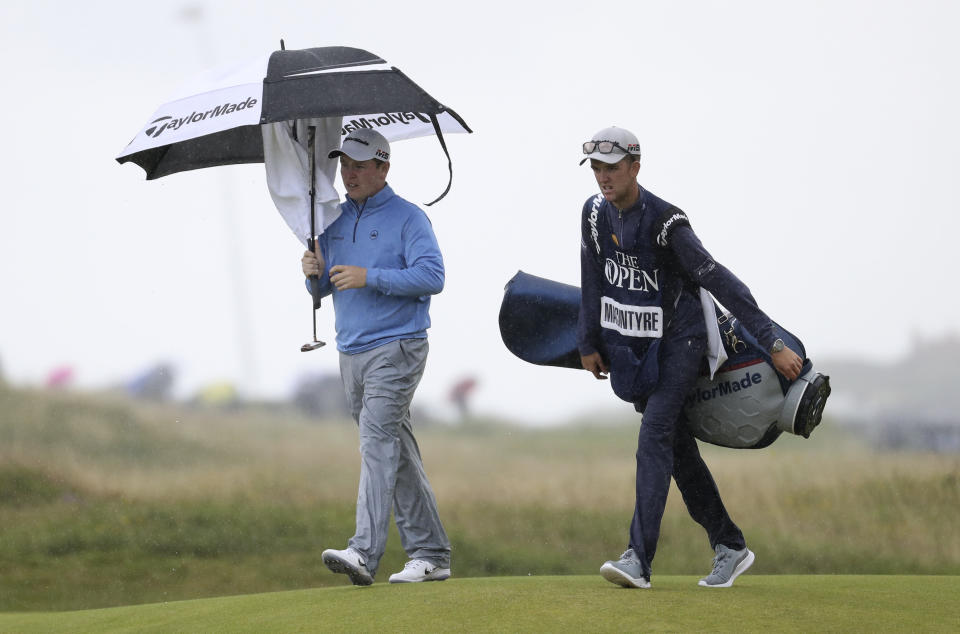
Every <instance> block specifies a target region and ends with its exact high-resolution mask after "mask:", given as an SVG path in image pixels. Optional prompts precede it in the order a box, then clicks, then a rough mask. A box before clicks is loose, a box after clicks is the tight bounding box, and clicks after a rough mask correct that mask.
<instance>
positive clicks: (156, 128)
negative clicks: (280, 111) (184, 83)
mask: <svg viewBox="0 0 960 634" xmlns="http://www.w3.org/2000/svg"><path fill="white" fill-rule="evenodd" d="M256 104H257V100H256V99H254V98H253V97H247V98H246V100H245V101H241V102H240V103H230V102H227V103H225V104H223V105H222V106H217V107H216V108H211V109H210V110H207V111H206V112H196V111H194V112H192V113H190V114H189V115H187V116H186V117H180V118H177V117H160V118H159V119H155V120H154V121H151V122H150V123H152V124H157V125H153V126H151V127H149V128H147V129H146V131H145V134H146V135H147V136H150V137H153V138H157V137H158V136H160V135H161V134H162V133H163V132H164V130H168V129H169V130H179V129H180V128H181V127H183V126H185V125H188V124H190V123H197V122H199V121H204V120H206V119H208V118H209V119H212V118H214V117H220V116H223V115H227V114H231V113H233V112H237V111H238V110H246V109H247V108H252V107H253V106H255V105H256ZM161 122H162V123H161Z"/></svg>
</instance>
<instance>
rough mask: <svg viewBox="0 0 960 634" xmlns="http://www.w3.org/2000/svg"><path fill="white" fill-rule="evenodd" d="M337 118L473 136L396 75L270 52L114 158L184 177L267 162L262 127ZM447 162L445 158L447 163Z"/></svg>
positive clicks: (163, 112) (343, 55)
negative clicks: (204, 170)
mask: <svg viewBox="0 0 960 634" xmlns="http://www.w3.org/2000/svg"><path fill="white" fill-rule="evenodd" d="M320 117H343V128H342V130H341V133H342V134H346V133H348V132H350V131H351V130H353V129H357V128H373V129H376V130H377V131H378V132H380V133H381V134H383V135H384V136H385V137H386V138H387V139H388V140H391V141H393V140H397V139H407V138H413V137H417V136H424V135H429V134H437V135H438V136H439V137H440V141H441V145H442V146H443V148H444V152H446V146H445V144H444V143H443V138H442V132H470V131H471V130H470V128H469V127H468V126H467V124H466V123H465V122H464V121H463V119H462V118H460V116H459V115H457V113H455V112H454V111H453V110H450V109H449V108H447V107H446V106H444V105H443V104H442V103H440V102H439V101H437V100H436V99H434V98H433V97H431V96H430V95H429V94H427V92H426V91H424V90H423V89H422V88H420V86H418V85H417V84H415V83H414V82H413V81H411V80H410V78H409V77H407V76H406V75H404V74H403V73H402V72H400V70H398V69H397V68H395V67H392V66H390V65H389V64H387V62H386V61H385V60H383V59H382V58H380V57H378V56H376V55H374V54H373V53H370V52H368V51H365V50H362V49H358V48H350V47H345V46H327V47H320V48H309V49H301V50H280V51H274V52H273V53H271V54H270V55H269V56H262V57H260V58H257V59H254V60H251V61H250V62H247V63H244V64H240V65H236V66H232V67H229V68H225V69H219V70H216V71H213V72H210V73H206V74H204V75H201V76H200V77H198V78H197V79H196V80H195V81H193V82H191V83H190V84H189V85H188V86H185V87H184V88H183V89H181V90H180V92H179V94H178V95H177V96H176V97H175V98H173V99H171V100H169V101H167V102H166V103H165V104H163V105H162V106H160V108H158V109H157V111H156V112H155V113H154V114H153V116H152V117H150V119H149V121H148V122H147V123H146V125H144V126H143V128H142V129H141V130H140V132H138V133H137V135H136V136H135V137H134V138H133V140H132V141H131V142H130V143H129V144H128V145H127V147H126V148H124V150H123V151H122V152H121V153H120V155H119V156H118V157H117V161H118V162H120V163H127V162H133V163H135V164H137V165H139V166H140V167H142V168H143V169H144V171H145V172H146V175H147V179H148V180H152V179H155V178H160V177H162V176H167V175H168V174H175V173H177V172H183V171H187V170H193V169H199V168H204V167H213V166H217V165H232V164H238V163H258V162H263V160H264V158H263V138H262V135H261V131H260V126H261V125H262V124H266V123H275V122H281V121H290V120H296V119H307V118H320ZM448 159H449V156H448Z"/></svg>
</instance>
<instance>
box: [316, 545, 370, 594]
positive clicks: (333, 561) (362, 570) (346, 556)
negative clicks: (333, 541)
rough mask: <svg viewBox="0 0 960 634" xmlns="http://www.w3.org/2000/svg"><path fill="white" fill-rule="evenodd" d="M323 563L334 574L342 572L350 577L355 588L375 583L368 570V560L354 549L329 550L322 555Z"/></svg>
mask: <svg viewBox="0 0 960 634" xmlns="http://www.w3.org/2000/svg"><path fill="white" fill-rule="evenodd" d="M321 558H322V559H323V563H324V564H326V566H327V568H329V569H330V570H331V571H332V572H341V573H343V574H345V575H347V576H348V577H350V581H351V582H352V583H353V585H355V586H369V585H370V584H372V583H373V575H371V574H370V571H369V570H367V560H366V559H365V558H364V557H363V555H361V554H360V553H359V552H357V551H356V550H354V549H353V548H347V549H346V550H333V549H332V548H328V549H327V550H325V551H323V554H322V555H321Z"/></svg>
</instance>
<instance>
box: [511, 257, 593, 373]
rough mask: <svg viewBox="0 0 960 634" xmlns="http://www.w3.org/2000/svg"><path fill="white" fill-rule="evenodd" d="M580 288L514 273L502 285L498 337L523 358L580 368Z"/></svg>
mask: <svg viewBox="0 0 960 634" xmlns="http://www.w3.org/2000/svg"><path fill="white" fill-rule="evenodd" d="M579 310H580V289H579V288H577V287H576V286H571V285H569V284H562V283H560V282H553V281H551V280H547V279H544V278H542V277H537V276H535V275H529V274H527V273H524V272H523V271H519V272H517V274H516V275H514V276H513V278H512V279H511V280H510V281H509V282H507V285H506V287H504V293H503V303H502V304H501V305H500V337H501V338H502V339H503V344H504V345H505V346H507V350H509V351H510V352H512V353H513V354H514V355H516V356H518V357H520V358H521V359H523V360H524V361H527V362H529V363H534V364H536V365H551V366H555V367H558V368H574V369H578V370H579V369H583V366H582V365H580V352H579V351H578V350H577V313H578V312H579Z"/></svg>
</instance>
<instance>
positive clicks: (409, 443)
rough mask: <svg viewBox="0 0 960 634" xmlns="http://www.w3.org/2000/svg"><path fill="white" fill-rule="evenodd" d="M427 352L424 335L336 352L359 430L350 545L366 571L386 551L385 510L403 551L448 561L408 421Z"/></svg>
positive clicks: (443, 563) (434, 560)
mask: <svg viewBox="0 0 960 634" xmlns="http://www.w3.org/2000/svg"><path fill="white" fill-rule="evenodd" d="M428 351H429V345H428V344H427V340H426V339H400V340H398V341H393V342H390V343H388V344H385V345H382V346H379V347H377V348H373V349H372V350H367V351H366V352H360V353H357V354H345V353H342V352H341V353H340V376H341V377H342V379H343V385H344V390H345V391H346V394H347V404H348V405H349V407H350V413H351V415H352V416H353V419H354V420H355V421H356V422H357V426H358V430H359V435H360V487H359V492H358V494H357V527H356V534H355V535H354V536H353V537H351V538H350V541H349V542H348V545H349V546H350V547H351V548H354V549H356V550H358V551H359V552H361V553H363V555H364V556H365V557H366V558H367V570H369V571H370V573H371V574H375V573H376V571H377V568H378V566H379V564H380V558H381V557H382V556H383V552H384V550H386V546H387V530H388V528H389V525H390V510H391V508H392V509H393V513H394V520H395V522H396V524H397V530H398V531H399V533H400V543H401V545H402V546H403V549H404V550H405V551H406V553H407V556H408V557H410V558H411V559H424V560H427V561H429V562H430V563H432V564H435V565H438V566H441V567H443V568H449V567H450V541H449V540H448V539H447V534H446V532H445V531H444V529H443V525H442V524H441V523H440V515H439V513H438V511H437V501H436V499H435V497H434V495H433V490H432V489H431V488H430V483H429V482H428V481H427V474H426V472H425V471H424V469H423V461H422V460H421V457H420V448H419V446H417V441H416V438H414V436H413V427H412V424H411V420H410V402H411V401H412V399H413V393H414V391H416V389H417V385H418V384H419V383H420V377H422V376H423V370H424V367H425V366H426V362H427V352H428Z"/></svg>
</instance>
